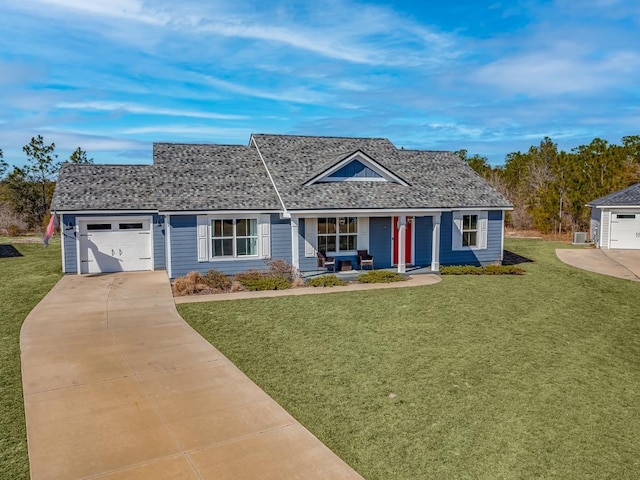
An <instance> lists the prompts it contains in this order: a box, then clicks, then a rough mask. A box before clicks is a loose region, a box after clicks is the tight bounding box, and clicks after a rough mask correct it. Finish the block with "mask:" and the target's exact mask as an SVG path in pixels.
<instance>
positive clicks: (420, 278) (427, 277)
mask: <svg viewBox="0 0 640 480" xmlns="http://www.w3.org/2000/svg"><path fill="white" fill-rule="evenodd" d="M440 280H441V278H440V275H437V274H434V273H425V274H415V275H411V276H410V277H409V279H408V280H405V281H402V282H392V283H351V284H349V285H345V286H342V287H301V288H290V289H288V290H265V291H258V292H234V293H216V294H213V295H189V296H186V297H176V298H175V301H176V303H198V302H216V301H221V300H241V299H246V298H272V297H287V296H291V295H319V294H324V293H337V292H355V291H358V290H378V289H383V288H403V287H420V286H423V285H433V284H434V283H438V282H439V281H440Z"/></svg>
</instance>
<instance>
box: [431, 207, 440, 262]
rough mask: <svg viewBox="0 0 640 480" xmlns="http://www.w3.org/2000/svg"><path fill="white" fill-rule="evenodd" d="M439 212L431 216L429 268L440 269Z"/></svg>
mask: <svg viewBox="0 0 640 480" xmlns="http://www.w3.org/2000/svg"><path fill="white" fill-rule="evenodd" d="M440 216H441V214H440V213H435V214H434V215H433V217H432V219H433V220H432V222H433V229H432V233H431V235H432V237H431V270H432V271H434V272H437V271H439V270H440Z"/></svg>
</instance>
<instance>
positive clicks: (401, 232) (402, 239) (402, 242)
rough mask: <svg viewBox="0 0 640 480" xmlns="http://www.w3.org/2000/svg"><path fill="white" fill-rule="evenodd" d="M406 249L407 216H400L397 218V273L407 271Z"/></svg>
mask: <svg viewBox="0 0 640 480" xmlns="http://www.w3.org/2000/svg"><path fill="white" fill-rule="evenodd" d="M406 248H407V216H406V215H400V217H399V218H398V273H405V272H406V271H407V261H406V253H405V249H406Z"/></svg>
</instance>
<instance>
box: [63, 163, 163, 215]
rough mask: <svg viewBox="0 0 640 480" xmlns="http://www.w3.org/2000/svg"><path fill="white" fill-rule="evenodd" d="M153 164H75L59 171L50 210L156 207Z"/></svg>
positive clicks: (67, 165) (139, 208)
mask: <svg viewBox="0 0 640 480" xmlns="http://www.w3.org/2000/svg"><path fill="white" fill-rule="evenodd" d="M153 177H154V168H153V167H152V166H151V165H75V164H65V165H63V166H62V169H61V170H60V175H58V181H57V183H56V189H55V192H54V194H53V200H52V201H51V210H66V211H69V210H156V209H157V208H158V201H157V196H156V188H155V183H154V178H153Z"/></svg>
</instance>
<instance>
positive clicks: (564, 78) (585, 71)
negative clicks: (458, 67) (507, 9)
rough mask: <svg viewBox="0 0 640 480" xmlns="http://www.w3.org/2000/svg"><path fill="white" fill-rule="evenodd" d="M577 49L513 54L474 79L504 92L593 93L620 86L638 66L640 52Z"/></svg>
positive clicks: (540, 93)
mask: <svg viewBox="0 0 640 480" xmlns="http://www.w3.org/2000/svg"><path fill="white" fill-rule="evenodd" d="M580 50H581V49H579V48H574V47H572V46H569V47H568V48H556V49H555V50H548V51H533V52H525V53H521V54H517V55H513V56H510V57H507V58H504V59H501V60H498V61H495V62H492V63H490V64H488V65H485V66H482V67H480V68H479V69H478V70H477V71H476V73H475V75H474V78H475V80H476V81H478V82H479V83H484V84H488V85H493V86H495V87H498V88H499V89H501V90H502V91H503V92H507V93H512V94H513V93H516V94H523V95H530V96H543V95H557V94H567V93H580V94H582V93H594V92H599V91H605V90H607V89H609V88H610V87H611V86H615V85H618V86H620V85H623V84H625V83H626V81H625V80H627V81H629V80H631V81H632V80H633V77H632V76H630V75H632V74H634V73H635V72H637V71H638V68H639V67H640V55H638V54H636V53H635V52H629V51H622V52H618V53H614V54H612V55H610V56H608V57H606V58H593V57H592V56H591V55H590V54H589V52H584V51H580Z"/></svg>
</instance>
